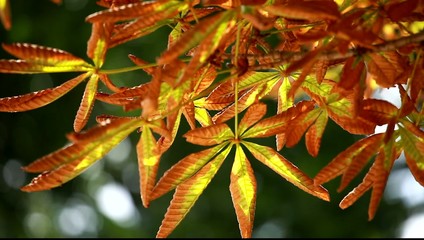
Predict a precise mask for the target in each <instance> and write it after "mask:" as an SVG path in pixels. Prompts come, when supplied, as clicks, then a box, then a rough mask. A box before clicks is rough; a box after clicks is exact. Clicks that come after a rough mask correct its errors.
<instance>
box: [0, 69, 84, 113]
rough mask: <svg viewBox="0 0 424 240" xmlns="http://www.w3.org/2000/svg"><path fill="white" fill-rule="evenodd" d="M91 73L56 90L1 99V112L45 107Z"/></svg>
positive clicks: (80, 76) (51, 89)
mask: <svg viewBox="0 0 424 240" xmlns="http://www.w3.org/2000/svg"><path fill="white" fill-rule="evenodd" d="M89 75H90V73H85V74H81V75H79V76H78V77H76V78H74V79H71V80H68V81H66V82H65V83H63V84H62V85H60V86H58V87H55V88H48V89H44V90H41V91H38V92H32V93H28V94H25V95H20V96H14V97H5V98H0V112H22V111H28V110H32V109H36V108H39V107H43V106H45V105H47V104H49V103H51V102H53V101H55V100H57V99H58V98H60V97H62V96H63V95H65V94H66V93H68V92H69V91H70V90H72V89H73V88H75V87H76V86H77V85H78V84H80V83H81V82H82V81H83V80H84V79H85V78H87V77H88V76H89Z"/></svg>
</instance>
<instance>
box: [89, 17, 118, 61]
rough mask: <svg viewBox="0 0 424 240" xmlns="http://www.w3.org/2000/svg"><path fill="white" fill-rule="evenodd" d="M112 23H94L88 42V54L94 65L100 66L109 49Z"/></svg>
mask: <svg viewBox="0 0 424 240" xmlns="http://www.w3.org/2000/svg"><path fill="white" fill-rule="evenodd" d="M111 30H112V25H111V24H107V23H102V22H101V23H93V24H92V29H91V36H90V39H89V40H88V42H87V56H88V57H89V58H91V59H92V60H93V62H94V65H95V66H96V67H98V68H100V67H101V66H102V65H103V62H104V58H105V55H106V52H107V49H108V44H109V43H108V42H109V38H110V33H111Z"/></svg>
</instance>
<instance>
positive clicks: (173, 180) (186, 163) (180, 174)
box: [150, 143, 231, 200]
mask: <svg viewBox="0 0 424 240" xmlns="http://www.w3.org/2000/svg"><path fill="white" fill-rule="evenodd" d="M226 145H227V144H226V143H223V144H220V145H218V146H215V147H212V148H208V149H205V150H203V151H200V152H196V153H192V154H190V155H188V156H186V157H184V158H183V159H181V160H180V161H178V163H176V164H174V165H173V166H172V167H171V168H170V169H168V170H167V171H166V172H165V173H164V174H163V176H162V177H161V178H160V179H159V181H158V182H157V184H156V186H155V187H154V188H153V191H152V193H151V196H150V200H154V199H156V198H159V197H160V196H162V195H163V194H165V193H168V192H169V191H171V190H172V189H174V188H175V187H177V186H178V185H179V184H181V183H182V182H184V181H185V180H187V179H188V178H190V177H192V176H193V175H194V174H195V173H196V172H197V171H199V169H201V168H202V167H203V166H204V165H206V164H207V163H208V162H209V161H210V160H211V159H212V158H214V157H216V156H217V155H218V154H219V155H225V156H226V155H227V154H228V151H229V149H231V148H227V150H225V151H222V149H223V148H224V147H225V146H226Z"/></svg>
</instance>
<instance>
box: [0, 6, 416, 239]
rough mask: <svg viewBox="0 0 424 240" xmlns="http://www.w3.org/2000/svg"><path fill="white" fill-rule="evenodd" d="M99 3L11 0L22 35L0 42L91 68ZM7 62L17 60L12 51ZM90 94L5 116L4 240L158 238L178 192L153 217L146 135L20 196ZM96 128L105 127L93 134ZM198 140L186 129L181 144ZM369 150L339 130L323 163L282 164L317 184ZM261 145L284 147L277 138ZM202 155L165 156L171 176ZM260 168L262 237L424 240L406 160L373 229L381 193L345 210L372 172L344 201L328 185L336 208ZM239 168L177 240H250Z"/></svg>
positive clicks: (42, 78) (60, 78)
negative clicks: (232, 184) (243, 224)
mask: <svg viewBox="0 0 424 240" xmlns="http://www.w3.org/2000/svg"><path fill="white" fill-rule="evenodd" d="M95 2H96V1H95V0H64V1H63V3H62V4H61V5H56V4H54V3H52V2H51V1H48V0H11V1H10V5H11V13H12V28H11V30H10V31H6V30H4V28H0V42H2V43H12V42H28V43H34V44H39V45H44V46H49V47H55V48H60V49H63V50H66V51H68V52H70V53H72V54H74V55H76V56H79V57H82V58H84V59H87V60H88V58H87V57H86V43H87V40H88V38H89V36H90V31H91V25H90V24H88V23H87V22H85V21H84V19H85V17H86V16H88V15H89V14H91V13H94V12H96V11H99V10H101V9H102V8H101V7H99V6H97V5H96V3H95ZM169 31H170V29H167V28H164V29H159V30H158V31H157V32H155V33H154V34H152V35H149V36H147V37H143V38H141V39H138V40H135V41H132V42H128V43H126V44H124V45H122V46H119V47H117V48H116V49H112V50H111V51H110V52H109V53H108V55H107V60H106V63H105V66H104V68H110V69H111V68H119V67H125V66H131V65H132V63H131V62H130V61H129V60H128V57H127V56H128V54H129V53H132V54H135V55H137V56H140V57H142V58H143V59H145V60H147V61H154V59H155V57H156V56H158V55H159V53H160V52H161V50H163V49H164V48H165V47H166V34H167V33H168V32H169ZM0 58H2V59H4V58H6V59H10V58H12V56H10V55H8V54H7V53H6V52H5V51H4V50H2V49H1V50H0ZM75 76H76V74H72V73H70V74H64V73H55V74H36V75H23V74H0V97H8V96H14V95H18V94H25V93H28V92H31V91H37V90H41V89H45V88H50V87H54V86H57V85H59V84H61V83H63V82H64V81H66V80H68V79H70V78H72V77H75ZM112 79H113V80H114V82H115V83H116V84H117V85H126V86H130V85H138V84H140V83H141V82H145V81H147V80H148V79H147V77H146V75H145V74H144V73H143V72H142V71H135V72H132V73H126V74H120V75H113V76H112ZM83 90H84V84H82V85H80V86H78V87H77V88H75V89H73V90H72V91H71V92H70V93H69V94H67V95H65V96H64V97H62V98H60V99H59V100H57V101H55V102H53V103H51V104H49V105H47V106H45V107H42V108H40V109H36V110H32V111H28V112H21V113H0V237H13V238H15V237H20V238H30V237H31V238H32V237H137V238H153V237H154V236H155V234H156V232H157V230H158V228H159V226H160V224H161V221H162V219H163V216H164V214H165V212H166V209H167V207H168V204H169V201H170V200H171V197H172V193H169V194H167V195H165V196H163V197H161V198H159V199H157V200H155V201H153V202H152V204H151V206H150V207H149V208H144V207H143V206H142V204H141V200H140V194H139V178H138V170H137V159H136V152H135V149H134V145H135V143H136V142H137V139H138V135H137V134H136V133H134V134H132V135H130V136H129V137H128V138H127V139H126V140H124V141H123V142H122V143H121V144H120V145H118V147H117V148H115V149H114V150H113V151H111V152H110V153H109V154H108V155H107V156H106V157H105V158H103V159H102V160H100V161H98V162H97V163H96V164H94V165H93V166H92V167H90V168H89V169H88V170H87V171H85V172H84V173H83V174H81V175H80V176H78V177H77V178H75V179H73V180H71V181H70V182H68V183H66V184H64V185H63V186H61V187H58V188H55V189H52V190H49V191H43V192H35V193H25V192H22V191H20V190H19V188H20V187H21V186H23V185H25V184H27V183H29V181H30V180H31V179H32V178H33V177H35V176H36V175H33V174H27V173H25V172H23V171H22V170H21V169H20V168H21V167H22V166H25V165H27V164H29V163H30V162H32V161H34V160H35V159H37V158H39V157H41V156H44V155H46V154H48V153H50V152H53V151H55V150H57V149H59V148H61V147H63V146H64V145H65V144H66V143H67V140H66V138H65V134H66V133H69V132H71V131H72V124H73V120H74V116H75V113H76V111H77V108H78V106H79V103H80V99H81V97H82V94H83ZM389 91H390V89H389ZM394 93H395V94H396V91H394ZM378 94H380V95H381V94H382V93H378ZM389 95H390V96H393V94H389ZM267 103H268V104H269V109H276V103H275V101H273V100H272V99H270V100H267ZM102 113H108V114H137V112H134V113H124V112H122V110H121V109H119V108H116V107H111V106H108V105H106V104H103V103H101V102H96V105H95V107H94V111H93V115H92V116H95V115H98V114H102ZM93 124H94V119H92V120H90V122H89V126H92V125H93ZM187 129H188V126H187V124H186V122H185V121H183V122H182V129H181V130H180V132H179V136H181V133H183V132H184V131H185V130H187ZM358 139H359V137H358V136H351V135H349V134H347V133H346V132H344V131H343V130H341V129H340V128H339V127H337V126H336V125H335V124H333V123H332V122H330V123H329V126H328V128H327V129H326V131H325V134H324V139H323V144H322V148H321V150H320V156H319V158H312V157H310V156H309V155H308V154H307V152H306V150H305V147H304V142H301V143H300V144H299V145H298V146H297V147H295V148H291V149H283V150H282V151H281V154H282V155H283V156H285V157H286V158H287V159H289V160H291V161H292V162H293V163H294V164H296V165H297V166H299V168H301V169H303V170H304V171H305V172H306V173H308V174H309V175H310V176H314V175H315V174H316V173H317V172H318V170H319V169H320V168H322V167H323V166H325V165H326V164H327V163H328V162H329V161H330V160H331V159H332V158H333V157H334V156H336V155H337V154H338V153H339V152H341V151H342V150H344V149H345V148H347V147H348V146H350V145H351V144H352V143H354V142H355V141H356V140H358ZM262 141H263V143H265V144H270V145H272V144H274V142H273V141H274V139H273V138H270V139H264V140H262ZM197 150H199V149H197V148H194V147H193V146H192V145H190V144H189V143H186V142H185V141H184V140H183V138H178V139H177V141H176V142H175V145H174V146H173V147H172V148H171V149H170V150H169V151H168V152H167V153H166V154H165V155H164V156H163V159H162V161H161V166H160V174H161V173H163V172H164V171H165V170H166V169H167V168H168V167H169V166H171V165H172V164H173V163H175V162H177V161H178V160H179V159H181V158H182V157H184V156H185V155H187V154H188V153H190V152H193V151H197ZM230 156H231V154H230ZM251 160H252V161H251V162H252V166H253V168H254V170H255V174H256V178H257V181H258V197H257V207H256V216H255V225H254V229H253V237H367V238H368V237H424V230H422V227H423V226H424V188H422V187H421V186H420V185H419V184H418V183H416V182H415V181H414V179H413V178H412V176H411V174H410V173H409V172H408V170H407V169H406V165H405V163H404V160H399V161H397V164H396V165H395V167H394V169H393V172H392V174H391V175H390V178H389V182H388V185H387V187H386V191H385V194H384V199H383V201H382V202H381V204H380V207H379V209H378V212H377V215H376V217H375V218H374V220H372V221H368V220H367V218H368V216H367V211H368V203H369V197H370V192H367V193H366V194H365V195H364V196H363V197H362V198H361V199H359V200H358V201H357V202H356V203H355V204H354V205H353V206H351V207H350V208H348V209H346V210H341V209H340V208H339V207H338V204H339V202H340V200H341V199H342V198H343V197H344V196H345V195H346V194H347V193H348V192H349V191H350V190H351V189H352V188H353V187H355V186H356V185H357V184H358V183H359V182H360V180H361V179H362V177H363V175H364V172H363V173H362V174H361V175H360V176H359V177H358V178H357V179H356V181H355V182H353V183H352V184H351V185H349V187H348V188H347V189H346V190H345V191H343V192H340V193H338V192H337V191H336V189H337V187H338V184H339V181H340V179H339V178H336V179H335V180H333V181H332V182H329V183H328V184H325V185H324V186H325V187H326V188H327V189H328V190H329V192H330V195H331V202H324V201H322V200H320V199H317V198H315V197H312V196H310V195H308V194H307V193H305V192H303V191H301V190H299V189H298V188H296V187H294V186H293V185H292V184H290V183H288V182H287V181H285V180H284V179H282V178H281V177H279V176H278V175H277V174H276V173H274V172H273V171H271V170H270V169H268V168H267V167H265V166H263V165H261V164H259V163H258V161H256V160H254V159H253V158H251ZM231 162H232V161H231V158H228V159H227V160H226V161H225V163H224V165H223V168H222V169H221V170H220V171H219V172H218V174H217V175H216V177H215V178H214V179H213V180H212V182H211V183H210V185H209V186H208V188H207V189H206V190H205V192H204V194H203V195H201V197H200V198H199V200H198V201H197V203H196V204H195V206H194V207H193V209H192V210H191V211H190V212H189V214H188V215H187V216H186V218H185V219H184V220H183V221H182V222H181V224H180V225H179V226H178V227H177V229H176V230H175V231H174V232H173V233H172V234H171V235H170V237H205V238H206V237H214V238H218V237H234V238H239V237H240V233H239V230H238V223H237V220H236V216H235V213H234V209H233V206H232V203H231V198H230V192H229V173H230V169H231ZM417 227H418V228H417ZM420 228H421V229H420ZM417 229H418V231H417Z"/></svg>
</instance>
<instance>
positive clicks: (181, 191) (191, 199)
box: [156, 147, 231, 238]
mask: <svg viewBox="0 0 424 240" xmlns="http://www.w3.org/2000/svg"><path fill="white" fill-rule="evenodd" d="M230 150H231V148H230V147H227V148H226V149H225V150H224V152H223V153H222V154H219V155H218V156H216V157H215V158H214V159H212V160H211V161H209V162H208V163H207V164H206V165H205V166H203V167H202V168H201V169H200V170H199V171H197V172H196V173H195V174H194V175H193V176H192V177H190V178H189V179H187V180H186V181H184V182H183V183H181V184H179V185H178V187H177V188H176V190H175V193H174V196H173V198H172V200H171V203H170V205H169V207H168V209H167V211H166V213H165V217H164V219H163V221H162V225H161V226H160V228H159V231H158V233H157V234H156V237H157V238H165V237H167V236H168V235H169V234H170V233H171V232H172V231H173V230H174V229H175V228H176V227H177V226H178V224H179V223H180V222H181V221H182V220H183V219H184V217H185V216H186V215H187V213H188V212H189V211H190V209H191V208H192V207H193V205H194V203H195V202H196V201H197V199H198V198H199V196H200V195H201V194H202V193H203V191H204V190H205V188H206V187H207V186H208V184H209V182H210V181H211V180H212V178H213V177H214V176H215V174H216V172H217V171H218V169H219V168H220V167H221V164H222V162H223V161H224V160H225V158H226V157H227V155H228V153H229V152H230Z"/></svg>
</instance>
